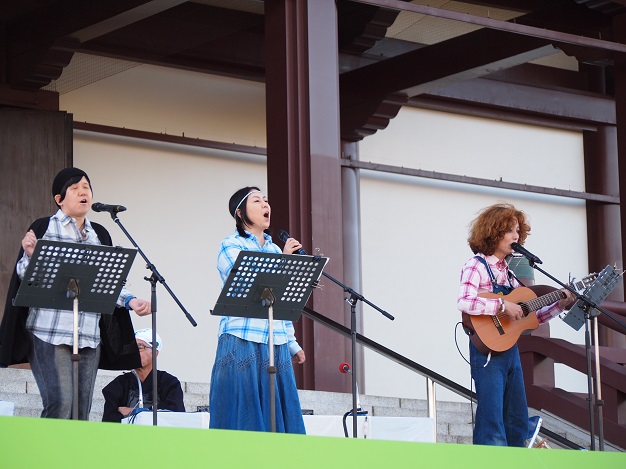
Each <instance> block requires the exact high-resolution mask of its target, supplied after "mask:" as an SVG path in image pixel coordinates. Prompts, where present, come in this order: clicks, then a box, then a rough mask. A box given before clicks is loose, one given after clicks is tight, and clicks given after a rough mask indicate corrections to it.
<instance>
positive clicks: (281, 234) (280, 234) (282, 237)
mask: <svg viewBox="0 0 626 469" xmlns="http://www.w3.org/2000/svg"><path fill="white" fill-rule="evenodd" d="M278 237H279V238H280V240H281V241H282V242H283V243H286V242H287V240H288V239H289V238H291V236H290V235H289V233H287V232H286V231H285V230H278ZM294 254H300V255H302V256H306V255H307V253H306V251H305V250H304V249H302V248H300V249H298V250H297V251H296V252H294Z"/></svg>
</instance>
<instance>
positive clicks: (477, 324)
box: [462, 286, 558, 354]
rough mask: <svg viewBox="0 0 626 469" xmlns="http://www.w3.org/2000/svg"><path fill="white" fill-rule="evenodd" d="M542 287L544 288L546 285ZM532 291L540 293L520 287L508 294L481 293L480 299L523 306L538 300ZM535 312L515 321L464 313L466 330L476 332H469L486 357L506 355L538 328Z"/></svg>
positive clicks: (502, 314)
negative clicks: (521, 336) (495, 353)
mask: <svg viewBox="0 0 626 469" xmlns="http://www.w3.org/2000/svg"><path fill="white" fill-rule="evenodd" d="M540 288H545V286H544V287H540ZM533 289H535V290H537V288H534V287H518V288H516V289H515V290H513V291H512V292H511V293H509V294H508V295H498V294H496V293H480V294H479V295H478V296H480V297H482V298H502V299H503V300H506V301H510V302H512V303H517V304H520V305H521V304H526V303H527V302H529V301H531V300H534V299H536V298H537V295H536V294H535V292H534V291H533ZM553 290H554V289H553ZM544 291H545V290H544ZM556 299H558V298H556ZM548 304H551V303H548ZM535 311H536V310H533V311H528V312H527V313H526V316H524V318H522V319H519V320H516V321H514V320H511V319H510V318H509V317H508V316H507V315H505V314H504V313H500V314H498V315H496V316H491V315H486V314H481V315H474V314H467V313H462V315H463V325H464V326H465V328H466V329H469V330H470V331H472V332H473V333H470V336H469V337H470V340H471V341H472V343H473V344H474V345H475V346H476V348H477V349H478V350H480V352H482V353H484V354H488V353H489V352H490V351H494V352H504V351H505V350H508V349H510V348H511V347H513V346H514V345H515V344H516V343H517V340H518V339H519V337H520V335H522V334H523V333H524V332H526V331H532V330H534V329H537V328H538V327H539V320H538V319H537V316H536V315H535V314H534V313H535Z"/></svg>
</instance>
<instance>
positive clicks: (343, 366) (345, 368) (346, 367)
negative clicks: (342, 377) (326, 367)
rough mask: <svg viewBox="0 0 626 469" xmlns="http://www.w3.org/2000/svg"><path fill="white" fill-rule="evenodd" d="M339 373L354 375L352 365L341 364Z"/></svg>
mask: <svg viewBox="0 0 626 469" xmlns="http://www.w3.org/2000/svg"><path fill="white" fill-rule="evenodd" d="M339 371H341V372H342V373H344V374H345V373H350V374H352V370H351V369H350V363H348V362H343V363H340V364H339Z"/></svg>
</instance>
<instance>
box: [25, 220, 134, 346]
mask: <svg viewBox="0 0 626 469" xmlns="http://www.w3.org/2000/svg"><path fill="white" fill-rule="evenodd" d="M42 239H48V240H52V241H62V242H67V243H81V244H98V245H100V244H102V243H101V242H100V240H99V239H98V235H97V234H96V232H95V231H94V229H93V228H92V226H91V223H90V222H89V220H87V219H85V229H84V237H83V234H81V232H80V231H79V229H78V227H77V226H76V220H74V219H73V218H72V217H70V216H68V215H66V214H65V213H63V211H62V210H60V209H59V211H57V213H55V214H54V215H53V216H52V217H50V223H49V224H48V229H47V231H46V233H45V234H44V236H43V238H42ZM29 263H30V257H28V256H27V255H26V253H24V255H23V256H22V258H21V259H20V260H19V261H18V263H17V266H16V271H17V275H18V276H19V277H20V279H23V278H24V274H25V273H26V269H27V267H28V264H29ZM127 298H132V295H131V293H130V292H129V291H128V290H126V288H122V291H121V293H120V296H119V298H118V300H117V304H118V306H124V305H125V302H126V299H127ZM99 322H100V314H99V313H90V312H87V311H79V312H78V348H84V347H89V348H96V347H97V346H98V344H99V343H100V327H99ZM26 329H27V330H29V331H30V332H32V333H33V334H34V335H35V336H37V337H38V338H39V339H41V340H43V341H44V342H47V343H49V344H52V345H70V346H72V345H73V344H74V312H73V311H69V310H59V309H43V308H30V310H29V313H28V318H27V320H26Z"/></svg>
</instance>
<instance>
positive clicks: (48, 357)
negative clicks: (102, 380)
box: [28, 333, 100, 420]
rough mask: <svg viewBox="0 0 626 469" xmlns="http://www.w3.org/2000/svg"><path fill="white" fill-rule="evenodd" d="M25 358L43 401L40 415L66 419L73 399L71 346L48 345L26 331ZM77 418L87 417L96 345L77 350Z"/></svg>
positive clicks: (70, 410) (93, 381) (92, 382)
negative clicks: (29, 340)
mask: <svg viewBox="0 0 626 469" xmlns="http://www.w3.org/2000/svg"><path fill="white" fill-rule="evenodd" d="M29 336H30V338H31V341H32V345H31V347H30V348H29V352H28V361H29V363H30V367H31V369H32V371H33V376H34V377H35V381H36V382H37V387H38V388H39V392H40V394H41V400H42V403H43V411H42V412H41V417H42V418H53V419H70V418H72V417H73V416H72V404H73V399H74V387H73V383H74V374H73V366H74V365H73V364H72V360H71V357H72V347H70V346H68V345H52V344H49V343H47V342H44V341H43V340H41V339H38V338H37V337H35V336H34V335H33V334H31V333H29ZM78 354H79V355H80V361H79V362H78V419H79V420H89V412H90V411H91V401H92V398H93V389H94V385H95V382H96V375H97V373H98V363H99V362H100V345H98V347H97V348H95V349H93V348H82V349H80V350H79V351H78Z"/></svg>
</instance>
